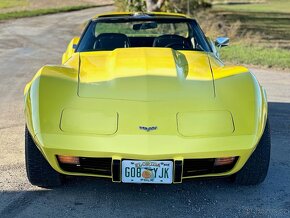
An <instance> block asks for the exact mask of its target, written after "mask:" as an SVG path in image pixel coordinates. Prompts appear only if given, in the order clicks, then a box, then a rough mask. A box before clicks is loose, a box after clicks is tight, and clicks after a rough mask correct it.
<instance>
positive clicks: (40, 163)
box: [25, 127, 63, 188]
mask: <svg viewBox="0 0 290 218" xmlns="http://www.w3.org/2000/svg"><path fill="white" fill-rule="evenodd" d="M25 163H26V173H27V177H28V180H29V182H30V183H31V184H32V185H36V186H40V187H46V188H49V187H50V188H52V187H56V186H60V185H61V184H62V183H63V175H61V174H60V173H58V172H56V171H55V170H54V169H53V168H52V167H51V166H50V165H49V163H48V162H47V160H46V159H45V158H44V157H43V155H42V153H41V152H40V151H39V150H38V148H37V147H36V145H35V143H34V141H33V139H32V137H31V135H30V133H29V131H28V129H27V127H25Z"/></svg>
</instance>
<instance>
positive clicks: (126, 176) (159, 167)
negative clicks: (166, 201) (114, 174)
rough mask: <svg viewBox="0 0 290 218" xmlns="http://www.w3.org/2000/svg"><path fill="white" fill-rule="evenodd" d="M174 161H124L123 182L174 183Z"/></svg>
mask: <svg viewBox="0 0 290 218" xmlns="http://www.w3.org/2000/svg"><path fill="white" fill-rule="evenodd" d="M172 172H173V163H172V161H141V160H140V161H139V160H123V161H122V182H125V183H158V184H160V183H164V184H170V183H172V174H173V173H172Z"/></svg>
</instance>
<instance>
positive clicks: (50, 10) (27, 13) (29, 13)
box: [0, 5, 96, 20]
mask: <svg viewBox="0 0 290 218" xmlns="http://www.w3.org/2000/svg"><path fill="white" fill-rule="evenodd" d="M93 7H96V5H78V6H65V7H61V8H48V9H35V10H24V11H15V12H8V13H2V14H0V20H9V19H15V18H24V17H34V16H40V15H47V14H55V13H61V12H69V11H78V10H83V9H87V8H93Z"/></svg>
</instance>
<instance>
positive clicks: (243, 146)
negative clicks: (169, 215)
mask: <svg viewBox="0 0 290 218" xmlns="http://www.w3.org/2000/svg"><path fill="white" fill-rule="evenodd" d="M257 141H258V140H257V138H256V136H254V135H239V136H227V137H210V138H189V137H188V138H186V137H180V136H168V135H164V136H163V135H137V136H136V135H114V136H102V137H101V136H88V135H67V134H41V135H40V134H37V135H36V136H35V142H36V144H37V146H38V148H39V149H40V150H41V151H42V153H43V155H44V156H45V158H46V159H47V160H48V162H49V163H50V165H51V166H52V167H53V168H54V169H55V170H56V171H58V172H60V173H62V174H67V175H79V176H96V177H106V178H113V174H112V173H111V174H106V175H104V174H101V173H83V172H70V171H67V170H64V169H63V168H61V167H60V165H59V163H58V160H57V158H56V156H57V155H70V156H77V157H88V158H89V157H94V158H107V159H110V160H111V162H112V163H113V162H114V160H117V161H116V162H118V160H120V163H121V160H124V159H136V160H173V161H174V162H176V163H178V161H179V163H180V161H181V163H182V167H183V163H184V160H187V159H200V160H202V159H208V158H219V157H238V158H237V162H236V163H235V165H234V166H233V168H231V169H230V170H228V171H226V172H222V173H214V172H210V171H209V172H208V173H206V174H202V175H194V176H185V175H181V177H182V179H187V178H196V177H214V176H228V175H232V174H234V173H236V172H237V171H239V170H240V169H241V168H242V167H243V165H244V164H245V163H246V161H247V160H248V158H249V157H250V155H251V154H252V152H253V150H254V149H255V147H256V144H257ZM112 171H113V164H112V166H111V172H112Z"/></svg>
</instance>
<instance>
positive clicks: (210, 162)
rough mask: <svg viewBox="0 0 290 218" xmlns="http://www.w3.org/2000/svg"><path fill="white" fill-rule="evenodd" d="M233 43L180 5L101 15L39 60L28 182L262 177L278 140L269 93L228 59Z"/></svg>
mask: <svg viewBox="0 0 290 218" xmlns="http://www.w3.org/2000/svg"><path fill="white" fill-rule="evenodd" d="M228 43H229V39H228V38H217V39H216V41H215V42H214V43H213V42H212V41H211V40H209V39H207V38H206V37H205V36H204V33H203V32H202V30H201V28H200V27H199V25H198V23H197V22H196V21H195V20H194V19H191V18H189V17H187V16H185V15H181V14H168V13H113V14H102V15H99V16H96V17H94V18H92V19H91V20H90V21H89V23H88V25H87V27H86V28H85V30H84V33H83V34H82V36H81V37H80V38H79V37H75V38H74V39H73V40H72V41H71V42H70V43H69V45H68V48H67V51H66V52H65V53H64V55H63V59H62V65H56V66H44V67H42V68H41V69H40V70H39V71H38V72H37V73H36V75H35V76H34V78H33V79H32V80H31V82H29V83H28V84H27V85H26V87H25V90H24V96H25V118H26V132H25V157H26V169H27V175H28V179H29V181H30V182H31V183H32V184H34V185H37V186H41V187H54V186H57V185H61V184H62V183H63V181H64V178H65V176H66V175H70V176H73V175H75V176H96V177H105V178H109V179H111V180H112V181H113V182H123V183H157V184H176V183H181V182H182V181H183V180H185V179H191V178H197V177H217V176H230V177H231V181H234V182H236V183H238V184H244V185H253V184H259V183H261V182H262V181H263V180H264V179H265V177H266V175H267V171H268V166H269V160H270V147H271V142H270V129H269V123H268V119H267V99H266V93H265V90H264V89H263V87H261V86H260V85H259V83H258V81H257V80H256V78H255V77H254V75H253V74H252V73H251V72H250V71H249V70H248V69H247V68H245V67H241V66H225V65H224V64H223V62H222V61H221V60H220V59H219V55H218V50H219V48H220V47H223V46H226V45H228ZM216 47H217V48H218V49H216Z"/></svg>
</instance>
